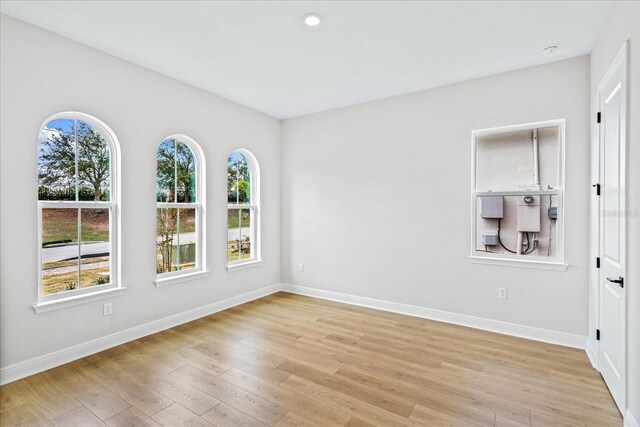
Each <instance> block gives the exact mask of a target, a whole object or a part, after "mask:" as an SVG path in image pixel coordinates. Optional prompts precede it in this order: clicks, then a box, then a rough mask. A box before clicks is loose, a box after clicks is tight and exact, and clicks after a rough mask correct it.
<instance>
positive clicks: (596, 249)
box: [587, 40, 629, 414]
mask: <svg viewBox="0 0 640 427" xmlns="http://www.w3.org/2000/svg"><path fill="white" fill-rule="evenodd" d="M628 56H629V41H628V40H627V41H625V43H624V45H623V46H622V48H621V49H620V51H619V52H618V54H617V55H616V57H615V59H614V60H613V61H612V62H611V64H610V65H609V67H608V69H607V71H606V73H605V74H604V75H603V77H602V79H601V80H600V82H599V83H598V87H597V92H596V105H595V107H596V114H599V112H600V111H601V105H602V102H603V99H602V95H601V93H602V90H603V88H604V86H605V84H606V82H607V80H608V79H609V78H611V75H612V74H613V73H614V72H615V71H616V69H617V68H618V67H619V66H620V65H621V64H622V65H623V67H624V88H623V90H624V92H623V93H624V97H625V98H624V100H625V101H624V105H623V108H624V109H623V112H622V114H621V117H623V120H624V127H623V129H624V133H623V135H622V138H621V139H622V140H623V141H622V143H621V144H620V156H621V157H622V158H623V161H622V162H621V163H620V167H621V175H622V177H623V179H624V182H625V183H626V182H627V156H626V152H627V135H628V129H629V125H628V123H629V121H628V111H629V110H628V99H629V61H628ZM601 131H602V128H601V123H596V125H595V131H594V133H592V135H593V137H594V138H593V139H594V141H595V144H594V145H595V147H592V149H591V154H592V156H593V157H594V158H593V159H592V162H591V168H592V173H591V176H592V179H593V180H594V181H593V184H599V183H600V179H601V172H602V171H601V170H600V160H601V149H602V144H601V141H602V132H601ZM591 194H592V197H593V199H592V200H593V202H592V203H591V214H592V217H591V221H590V230H589V232H590V237H591V239H590V240H591V247H592V257H591V258H590V260H589V265H590V266H591V268H590V275H589V277H590V283H591V286H590V296H591V297H592V298H593V299H594V301H593V304H592V307H593V309H594V314H595V319H594V320H595V328H593V327H591V328H590V330H589V341H591V343H593V345H592V346H589V345H588V346H587V355H588V356H589V358H590V359H591V363H592V365H593V367H594V368H595V369H596V370H598V371H600V370H601V369H600V363H601V360H600V341H599V340H597V338H596V331H599V329H600V327H601V324H602V319H601V316H602V313H601V308H602V305H601V300H602V291H603V289H602V286H601V270H600V268H598V267H597V265H596V262H595V257H601V255H602V253H601V251H602V242H601V239H600V238H601V236H600V225H601V224H600V223H601V218H600V204H601V200H600V197H598V195H596V191H595V190H594V191H592V193H591ZM626 198H627V186H626V185H625V206H624V208H625V209H626ZM620 215H622V216H623V217H624V215H625V212H620ZM625 237H626V219H625ZM626 245H627V242H626V238H625V246H626ZM626 252H627V251H626V248H625V260H624V271H623V277H627V274H626V273H627V259H626ZM625 291H626V290H625ZM627 305H628V301H627V298H626V295H625V306H624V314H623V326H622V327H623V328H624V340H623V343H622V345H623V352H622V354H623V355H624V363H623V366H624V375H622V378H623V381H624V384H623V398H622V400H623V406H624V408H621V412H622V413H623V414H624V411H625V409H626V405H627V376H626V374H627V371H628V358H627V342H628V336H627V330H628V328H627V326H628V325H627V323H628V322H627V320H628V319H627V313H628V309H627V308H628V307H627Z"/></svg>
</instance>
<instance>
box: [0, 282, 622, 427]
mask: <svg viewBox="0 0 640 427" xmlns="http://www.w3.org/2000/svg"><path fill="white" fill-rule="evenodd" d="M0 394H1V399H2V400H1V401H2V407H1V409H0V411H1V412H0V416H1V418H0V419H1V424H2V425H3V426H5V425H6V426H14V425H15V426H17V425H51V424H53V425H56V426H93V425H96V426H103V425H109V426H125V425H126V426H134V425H135V426H138V425H139V426H158V425H163V426H171V427H174V426H211V425H216V426H220V427H224V426H273V425H275V426H330V425H348V426H370V425H374V426H408V425H412V426H417V425H420V426H474V425H478V426H526V425H533V426H557V425H559V426H585V425H589V426H620V425H622V418H621V416H620V414H619V412H618V410H617V409H616V407H615V404H614V403H613V400H612V399H611V396H610V395H609V392H608V391H607V388H606V386H605V384H604V383H603V381H602V378H601V377H600V375H599V374H598V373H597V372H596V371H595V370H593V369H592V368H591V366H590V364H589V361H588V360H587V357H586V355H585V353H584V352H583V351H579V350H574V349H570V348H564V347H559V346H554V345H549V344H543V343H539V342H534V341H528V340H524V339H519V338H513V337H508V336H504V335H499V334H493V333H490V332H484V331H479V330H474V329H470V328H465V327H459V326H453V325H448V324H444V323H438V322H433V321H428V320H424V319H419V318H414V317H408V316H402V315H398V314H392V313H386V312H381V311H376V310H370V309H365V308H360V307H354V306H349V305H344V304H338V303H334V302H329V301H324V300H319V299H312V298H307V297H302V296H297V295H292V294H286V293H278V294H275V295H272V296H269V297H266V298H263V299H260V300H258V301H253V302H251V303H248V304H244V305H242V306H239V307H235V308H233V309H230V310H226V311H224V312H221V313H218V314H215V315H212V316H209V317H205V318H202V319H200V320H197V321H194V322H191V323H188V324H185V325H182V326H179V327H176V328H173V329H170V330H167V331H164V332H161V333H158V334H155V335H151V336H149V337H146V338H143V339H140V340H137V341H133V342H130V343H127V344H124V345H121V346H119V347H116V348H113V349H110V350H107V351H104V352H102V353H99V354H96V355H93V356H90V357H87V358H84V359H81V360H78V361H76V362H73V363H70V364H67V365H64V366H61V367H58V368H55V369H52V370H50V371H47V372H44V373H41V374H38V375H34V376H32V377H29V378H26V379H23V380H20V381H16V382H14V383H10V384H7V385H5V386H3V387H2V388H0Z"/></svg>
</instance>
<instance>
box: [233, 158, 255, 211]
mask: <svg viewBox="0 0 640 427" xmlns="http://www.w3.org/2000/svg"><path fill="white" fill-rule="evenodd" d="M227 200H228V202H229V203H234V204H249V203H251V168H250V167H249V163H248V162H247V159H246V158H245V157H244V156H243V155H242V154H240V153H236V152H234V153H231V155H230V156H229V159H228V160H227Z"/></svg>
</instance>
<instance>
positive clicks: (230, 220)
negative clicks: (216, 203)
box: [227, 150, 260, 270]
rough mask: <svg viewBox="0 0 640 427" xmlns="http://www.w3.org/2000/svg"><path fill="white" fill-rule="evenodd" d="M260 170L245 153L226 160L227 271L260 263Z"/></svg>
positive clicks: (250, 155)
mask: <svg viewBox="0 0 640 427" xmlns="http://www.w3.org/2000/svg"><path fill="white" fill-rule="evenodd" d="M259 193H260V192H259V169H258V163H257V161H256V160H255V157H254V156H253V155H252V154H251V153H250V152H248V151H247V150H236V151H234V152H233V153H231V154H230V155H229V158H228V159H227V203H228V205H227V235H228V238H227V262H228V267H227V268H228V269H229V270H233V269H235V268H237V267H240V266H245V265H250V264H255V263H257V262H259V261H260V240H259V230H260V210H259V206H260V205H259V199H260V194H259Z"/></svg>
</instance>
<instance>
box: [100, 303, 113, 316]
mask: <svg viewBox="0 0 640 427" xmlns="http://www.w3.org/2000/svg"><path fill="white" fill-rule="evenodd" d="M111 313H113V303H110V302H108V303H106V304H105V305H103V306H102V315H103V316H111Z"/></svg>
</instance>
